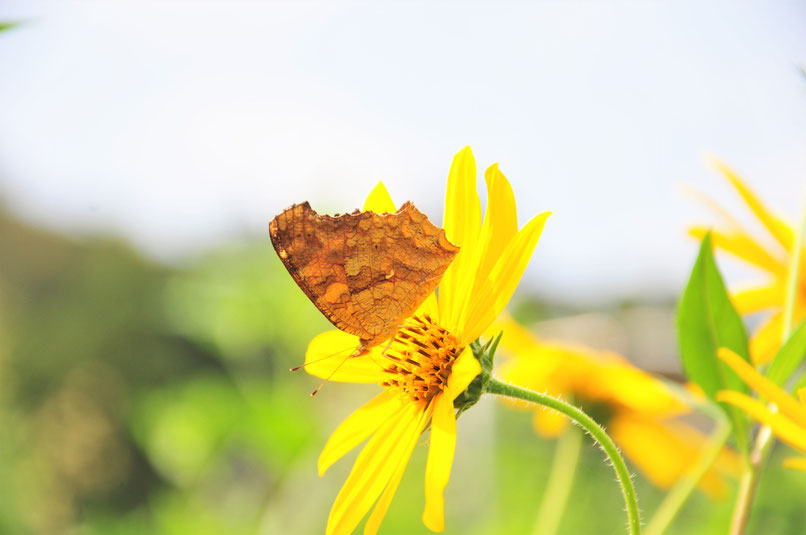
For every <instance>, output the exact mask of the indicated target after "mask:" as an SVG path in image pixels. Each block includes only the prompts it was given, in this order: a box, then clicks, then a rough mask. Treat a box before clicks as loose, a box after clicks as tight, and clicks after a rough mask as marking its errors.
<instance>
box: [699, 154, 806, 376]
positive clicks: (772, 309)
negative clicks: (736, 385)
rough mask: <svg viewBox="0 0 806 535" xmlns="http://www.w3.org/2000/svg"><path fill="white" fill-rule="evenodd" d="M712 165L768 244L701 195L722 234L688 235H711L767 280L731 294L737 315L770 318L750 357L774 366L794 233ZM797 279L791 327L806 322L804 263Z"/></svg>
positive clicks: (729, 175) (733, 178)
mask: <svg viewBox="0 0 806 535" xmlns="http://www.w3.org/2000/svg"><path fill="white" fill-rule="evenodd" d="M715 164H716V166H717V168H718V169H719V171H720V172H721V173H722V175H723V176H724V177H725V178H726V179H727V180H728V182H730V184H731V185H732V186H733V187H734V189H735V190H736V191H737V192H738V194H739V195H740V196H741V198H742V200H744V202H745V204H746V205H747V207H748V208H749V209H750V211H751V212H753V214H754V215H755V217H756V219H758V221H759V222H760V223H761V226H763V227H764V229H765V230H766V231H767V233H768V234H769V236H767V237H766V239H758V238H756V237H755V236H754V235H753V234H752V233H751V232H749V231H748V230H747V229H746V228H745V227H743V226H742V225H741V224H740V223H739V222H738V221H737V220H735V219H734V218H732V217H731V216H730V215H728V214H727V213H726V212H725V211H724V210H723V209H722V208H721V207H720V206H719V205H718V204H717V203H716V202H714V201H713V200H711V199H709V198H707V197H705V196H704V195H702V198H703V200H705V202H706V203H707V204H708V205H710V206H711V208H712V209H713V210H714V211H715V212H717V213H718V214H719V215H720V216H721V217H722V219H723V220H724V224H725V225H726V228H724V229H713V230H711V229H709V228H707V227H705V226H695V227H692V228H690V229H689V233H690V234H691V235H692V236H694V237H696V238H698V239H702V238H703V236H705V234H706V232H708V230H711V239H712V240H713V243H714V246H715V247H716V248H718V249H722V250H723V251H725V252H727V253H729V254H731V255H733V256H735V257H736V258H739V259H740V260H742V261H744V262H746V263H748V264H750V265H752V266H753V267H755V268H757V269H760V270H761V271H763V272H765V274H766V275H767V278H766V280H764V281H762V282H760V283H758V284H752V285H747V286H745V287H743V288H739V289H735V290H734V291H732V292H731V298H732V300H733V304H734V306H735V307H736V309H737V310H738V311H739V313H740V314H742V315H747V314H754V313H757V312H769V313H770V314H769V316H768V317H767V318H766V319H765V321H764V322H763V323H762V324H761V325H760V326H759V327H758V329H757V330H756V332H755V333H754V335H753V337H752V338H751V340H750V355H751V357H752V359H753V362H754V363H755V364H756V365H758V364H766V363H768V362H770V361H771V360H772V358H773V357H774V356H775V353H776V352H777V351H778V348H780V347H781V344H782V342H783V309H784V302H785V300H786V298H785V296H786V279H787V270H788V266H789V258H790V257H791V256H792V254H793V247H794V245H793V244H794V232H793V228H792V225H790V224H789V223H787V222H786V221H784V220H783V219H781V218H779V217H777V216H776V215H774V214H773V213H772V212H771V211H770V210H769V209H768V208H767V207H766V206H765V205H764V204H763V203H762V202H761V200H760V199H759V198H758V197H757V196H756V194H755V193H754V192H753V191H752V190H750V188H749V187H748V186H747V185H746V184H745V183H744V181H742V179H741V178H739V176H738V175H736V173H734V172H733V171H732V170H731V169H730V168H728V167H727V166H726V165H725V164H723V163H722V162H719V161H716V160H715ZM770 238H771V239H770ZM801 258H806V255H802V256H801ZM800 273H801V275H800V277H799V280H800V281H801V283H800V286H799V288H798V291H797V294H796V297H795V302H794V318H793V324H795V325H797V324H798V323H799V322H800V321H801V320H802V319H803V318H804V317H806V262H801V265H800Z"/></svg>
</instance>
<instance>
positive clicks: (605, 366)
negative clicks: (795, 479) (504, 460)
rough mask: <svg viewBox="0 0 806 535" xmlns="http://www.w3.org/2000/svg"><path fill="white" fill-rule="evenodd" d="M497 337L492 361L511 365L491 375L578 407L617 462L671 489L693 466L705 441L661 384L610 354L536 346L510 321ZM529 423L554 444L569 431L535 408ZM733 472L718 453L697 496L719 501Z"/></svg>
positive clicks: (731, 457)
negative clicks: (616, 451) (603, 432)
mask: <svg viewBox="0 0 806 535" xmlns="http://www.w3.org/2000/svg"><path fill="white" fill-rule="evenodd" d="M500 329H504V330H505V334H504V336H503V337H502V338H501V342H500V344H499V354H500V355H502V356H509V357H510V358H508V359H507V360H506V361H505V362H504V364H503V365H501V367H500V368H499V370H498V375H499V376H500V377H502V378H503V379H505V380H507V381H509V382H511V383H513V384H516V385H518V386H522V387H524V388H528V389H530V390H535V391H539V392H546V393H548V394H549V395H552V396H555V397H564V398H570V399H572V400H573V401H574V402H577V403H579V404H581V406H582V407H584V408H586V409H587V410H588V411H589V412H590V413H592V416H593V417H594V418H595V419H597V420H598V421H599V423H603V424H605V425H606V427H607V431H608V434H610V436H611V437H612V438H613V440H614V441H615V442H616V444H618V446H619V447H620V448H621V449H622V450H623V452H624V455H625V456H627V457H628V458H629V459H630V460H631V461H632V462H633V463H634V464H635V465H636V466H637V467H638V468H639V469H640V470H641V471H642V472H644V474H646V476H647V478H648V479H649V480H650V481H651V482H652V483H653V484H654V485H656V486H658V487H660V488H669V487H671V486H672V485H673V484H674V483H675V482H676V481H677V480H678V479H679V478H680V477H681V476H682V475H683V474H684V473H685V472H686V471H687V470H688V469H689V468H690V467H691V466H692V465H693V464H694V463H695V462H696V460H697V456H698V454H699V452H700V450H701V449H702V447H703V446H704V445H705V442H706V440H707V439H706V437H705V436H703V435H702V433H700V432H699V431H697V430H696V429H694V428H693V427H691V426H689V425H687V424H685V423H683V422H681V421H679V420H678V419H677V417H679V416H681V415H683V414H686V413H688V412H690V409H689V407H688V406H687V405H685V404H684V403H682V402H681V401H680V400H679V399H678V398H677V397H676V396H675V395H674V394H673V393H672V392H671V391H670V390H669V388H668V387H667V386H666V385H664V384H663V383H662V382H661V381H659V380H658V379H655V378H654V377H652V376H650V375H649V374H647V373H645V372H643V371H641V370H639V369H638V368H636V367H635V366H633V365H632V364H630V363H629V362H628V361H627V360H626V359H624V358H623V357H622V356H620V355H618V354H616V353H612V352H606V351H594V350H592V349H590V348H587V347H584V346H581V345H573V344H568V343H562V342H547V341H542V340H539V339H538V338H537V337H535V336H534V335H532V334H531V333H530V332H529V331H527V330H526V329H525V328H523V327H522V326H520V325H518V324H517V323H515V322H514V321H512V320H503V321H500V322H496V324H494V325H493V328H492V329H491V332H492V331H496V330H500ZM496 332H497V331H496ZM516 403H517V402H516ZM531 407H533V406H531ZM532 421H533V424H534V428H535V431H536V432H537V433H538V434H540V435H542V436H545V437H555V436H558V435H559V434H561V433H562V432H564V431H565V430H566V429H567V427H568V425H569V424H568V421H567V419H566V418H565V417H563V416H562V415H561V414H558V413H556V412H553V411H548V410H546V409H544V408H542V407H537V408H535V409H534V413H533V420H532ZM740 468H741V466H740V463H739V459H738V457H737V456H736V455H735V453H734V452H732V451H729V450H725V451H723V452H722V453H721V454H720V457H719V458H718V460H717V462H716V465H715V470H712V471H710V472H708V473H707V474H706V476H705V477H704V478H703V479H702V481H701V482H700V488H701V489H702V490H703V491H705V492H706V493H707V494H709V495H710V496H712V497H719V496H721V495H723V494H724V493H725V491H726V489H727V487H726V484H725V482H724V480H723V478H722V477H721V476H723V475H736V474H738V473H739V470H740Z"/></svg>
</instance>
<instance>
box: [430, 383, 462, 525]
mask: <svg viewBox="0 0 806 535" xmlns="http://www.w3.org/2000/svg"><path fill="white" fill-rule="evenodd" d="M455 448H456V416H454V410H453V400H452V399H451V398H450V396H446V395H445V394H440V395H438V396H437V397H436V398H435V399H434V415H433V416H432V419H431V447H430V448H429V450H428V461H427V462H426V465H425V510H424V511H423V523H424V524H425V525H426V527H428V529H430V530H431V531H444V530H445V511H444V509H445V496H444V492H445V487H446V486H447V485H448V479H449V478H450V475H451V465H452V464H453V453H454V450H455Z"/></svg>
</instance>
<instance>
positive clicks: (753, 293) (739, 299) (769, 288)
mask: <svg viewBox="0 0 806 535" xmlns="http://www.w3.org/2000/svg"><path fill="white" fill-rule="evenodd" d="M731 301H732V302H733V305H734V306H735V307H736V310H737V311H738V312H739V314H741V315H743V316H744V315H746V314H753V313H755V312H759V311H761V310H764V309H766V308H772V307H779V306H781V305H782V304H783V302H784V287H783V286H782V285H781V284H780V283H779V282H772V283H770V284H764V285H762V286H753V287H750V288H743V289H741V290H737V291H734V292H731Z"/></svg>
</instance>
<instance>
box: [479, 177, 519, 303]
mask: <svg viewBox="0 0 806 535" xmlns="http://www.w3.org/2000/svg"><path fill="white" fill-rule="evenodd" d="M484 179H485V181H486V182H487V211H486V212H485V213H484V222H483V223H482V226H481V236H480V240H479V246H478V247H476V250H475V253H476V259H475V260H474V261H473V264H474V265H475V266H476V273H475V275H474V276H473V279H474V282H473V292H472V293H475V292H477V291H478V290H479V288H481V285H482V284H484V282H485V281H486V280H487V277H488V276H489V274H490V271H492V269H493V266H495V263H496V261H497V260H498V257H500V256H501V253H503V251H504V248H505V247H506V246H507V244H508V243H509V242H510V240H512V238H513V237H514V236H515V234H517V232H518V213H517V209H516V207H515V194H514V193H513V192H512V186H510V185H509V181H508V180H507V178H506V177H505V176H504V174H503V173H502V172H501V171H500V170H499V169H498V164H493V165H491V166H490V167H488V168H487V171H485V172H484Z"/></svg>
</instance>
